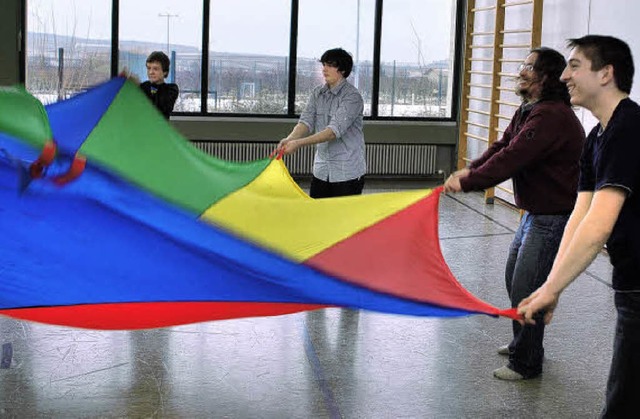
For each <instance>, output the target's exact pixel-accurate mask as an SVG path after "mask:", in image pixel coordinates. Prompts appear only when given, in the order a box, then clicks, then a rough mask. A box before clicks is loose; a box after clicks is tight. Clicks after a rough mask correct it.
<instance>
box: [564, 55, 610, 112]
mask: <svg viewBox="0 0 640 419" xmlns="http://www.w3.org/2000/svg"><path fill="white" fill-rule="evenodd" d="M591 66H592V63H591V60H590V59H588V58H587V57H586V56H585V55H584V53H583V52H581V51H580V49H579V48H574V49H573V50H572V51H571V54H570V55H569V61H568V63H567V67H566V68H565V69H564V71H563V72H562V75H561V76H560V79H561V80H562V81H563V82H565V83H567V88H568V89H569V95H571V104H572V105H575V106H582V107H584V108H587V109H591V105H592V104H593V103H594V100H595V98H596V96H597V94H598V92H599V91H600V89H601V87H602V83H601V81H602V76H603V71H604V70H605V68H606V66H605V68H603V69H601V70H596V71H593V70H592V69H591Z"/></svg>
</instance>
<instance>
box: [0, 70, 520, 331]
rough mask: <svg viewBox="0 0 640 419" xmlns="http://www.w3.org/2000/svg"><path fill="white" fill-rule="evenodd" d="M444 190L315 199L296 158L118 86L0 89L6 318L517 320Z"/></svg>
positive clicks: (0, 253)
mask: <svg viewBox="0 0 640 419" xmlns="http://www.w3.org/2000/svg"><path fill="white" fill-rule="evenodd" d="M439 195H440V189H436V190H421V191H410V192H396V193H384V194H372V195H364V196H357V197H345V198H335V199H323V200H314V199H311V198H309V197H308V196H307V195H306V194H305V193H304V192H303V191H302V190H301V189H300V188H299V187H298V186H297V185H296V184H295V182H294V181H293V180H292V179H291V177H290V175H289V172H288V171H287V169H286V167H285V165H284V164H283V162H282V160H279V159H270V158H265V159H263V160H258V161H253V162H247V163H238V162H230V161H223V160H220V159H216V158H214V157H211V156H208V155H206V154H204V153H202V152H200V151H198V150H197V149H196V148H195V147H193V146H192V145H191V144H190V143H189V142H188V141H187V140H185V139H184V138H183V137H182V136H181V135H180V134H179V133H177V132H176V131H174V130H173V128H172V127H171V126H170V125H169V124H168V123H167V122H166V121H165V120H164V118H162V116H161V115H160V114H159V113H158V112H157V111H156V110H155V108H153V106H152V105H151V104H150V103H149V102H148V100H147V99H146V98H145V97H144V95H143V94H142V93H141V92H140V90H139V88H138V87H137V86H136V85H134V84H132V83H131V82H127V81H125V80H124V79H121V78H117V79H113V80H111V81H109V82H107V83H105V84H103V85H100V86H98V87H95V88H93V89H91V90H89V91H87V92H85V93H83V94H80V95H78V96H76V97H73V98H72V99H69V100H65V101H62V102H59V103H56V104H53V105H50V106H48V107H46V108H44V107H43V106H42V105H41V104H40V103H39V102H38V101H37V99H35V98H34V97H32V96H30V95H29V94H28V93H27V92H26V91H24V90H23V89H21V88H17V87H15V88H4V89H1V90H0V314H3V315H6V316H11V317H15V318H18V319H26V320H33V321H38V322H44V323H51V324H59V325H68V326H76V327H87V328H96V329H138V328H150V327H163V326H171V325H178V324H186V323H192V322H198V321H208V320H216V319H229V318H238V317H247V316H265V315H277V314H285V313H293V312H298V311H303V310H311V309H317V308H323V307H331V306H338V307H350V308H357V309H366V310H375V311H380V312H387V313H398V314H407V315H417V316H461V315H467V314H472V313H484V314H489V315H493V316H497V315H504V316H509V317H513V316H514V312H513V310H499V309H497V308H495V307H493V306H491V305H489V304H487V303H485V302H483V301H481V300H479V299H478V298H476V297H474V296H473V295H472V294H470V293H469V292H468V291H466V290H465V289H464V288H463V287H462V286H461V285H460V284H459V283H458V282H457V281H456V280H455V278H454V277H453V275H452V274H451V272H450V270H449V268H448V267H447V265H446V263H445V261H444V259H443V257H442V254H441V251H440V246H439V242H438V225H437V223H438V221H437V219H438V217H437V216H438V198H439Z"/></svg>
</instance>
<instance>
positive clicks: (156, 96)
mask: <svg viewBox="0 0 640 419" xmlns="http://www.w3.org/2000/svg"><path fill="white" fill-rule="evenodd" d="M170 64H171V61H170V60H169V57H167V55H166V54H165V53H164V52H161V51H154V52H152V53H151V54H150V55H149V56H148V57H147V77H148V78H149V80H147V81H145V82H143V83H140V88H141V89H142V91H143V92H144V93H145V94H146V95H147V97H148V98H149V100H151V102H153V104H154V105H155V106H156V108H158V109H159V110H160V112H161V113H162V115H164V117H165V118H167V119H169V116H170V115H171V112H172V111H173V106H174V105H175V103H176V99H178V93H179V90H178V85H177V84H175V83H165V81H164V80H165V78H167V76H168V75H169V66H170Z"/></svg>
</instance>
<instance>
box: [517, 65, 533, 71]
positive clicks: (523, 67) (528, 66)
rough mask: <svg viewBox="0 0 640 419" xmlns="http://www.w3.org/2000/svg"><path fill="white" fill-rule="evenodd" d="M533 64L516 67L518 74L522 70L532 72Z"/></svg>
mask: <svg viewBox="0 0 640 419" xmlns="http://www.w3.org/2000/svg"><path fill="white" fill-rule="evenodd" d="M533 68H534V67H533V64H525V63H522V64H520V65H519V66H518V73H519V72H521V71H522V70H526V71H533Z"/></svg>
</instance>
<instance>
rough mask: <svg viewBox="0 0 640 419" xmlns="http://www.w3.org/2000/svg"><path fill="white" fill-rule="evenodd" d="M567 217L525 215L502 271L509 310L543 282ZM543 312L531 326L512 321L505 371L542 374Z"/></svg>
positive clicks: (526, 374)
mask: <svg viewBox="0 0 640 419" xmlns="http://www.w3.org/2000/svg"><path fill="white" fill-rule="evenodd" d="M568 220H569V216H568V215H533V214H530V213H528V212H527V213H525V214H524V216H523V217H522V220H521V221H520V226H519V227H518V231H516V236H515V237H514V239H513V242H512V243H511V247H510V248H509V257H508V259H507V267H506V269H505V281H506V285H507V292H508V293H509V298H510V299H511V307H517V306H518V304H519V303H520V301H522V299H524V298H525V297H528V296H529V294H531V293H532V292H533V291H535V290H536V289H538V288H539V287H540V286H541V285H542V284H543V283H544V281H545V280H546V279H547V276H548V275H549V272H550V271H551V267H552V266H553V260H554V259H555V257H556V253H558V247H559V246H560V240H561V239H562V234H563V233H564V227H565V225H566V224H567V221H568ZM543 315H544V313H538V315H537V316H535V317H534V319H535V320H536V324H535V325H525V326H521V325H520V323H518V322H516V321H514V322H513V340H512V341H511V343H510V344H509V365H508V366H509V368H511V369H512V370H514V371H516V372H518V373H519V374H521V375H523V376H524V377H525V378H532V377H535V376H537V375H539V374H540V373H541V372H542V359H543V358H544V348H543V347H542V340H543V338H544V322H543V321H542V317H543Z"/></svg>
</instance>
